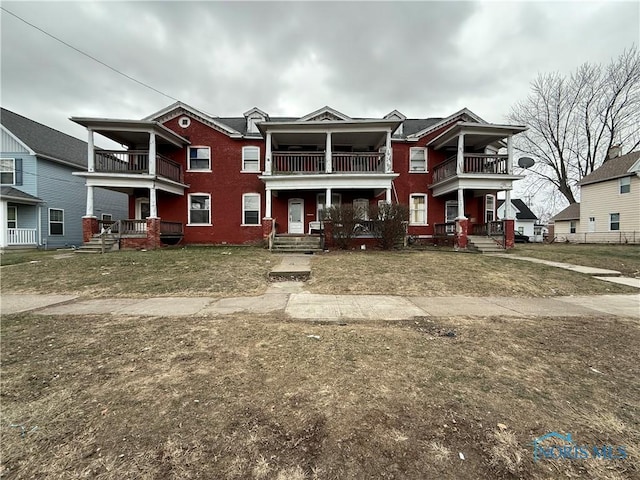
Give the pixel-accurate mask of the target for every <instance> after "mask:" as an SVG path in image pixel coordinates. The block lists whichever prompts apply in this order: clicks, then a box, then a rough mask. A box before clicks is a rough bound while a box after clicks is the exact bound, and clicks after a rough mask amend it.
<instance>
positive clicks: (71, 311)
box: [0, 282, 640, 321]
mask: <svg viewBox="0 0 640 480" xmlns="http://www.w3.org/2000/svg"><path fill="white" fill-rule="evenodd" d="M303 288H304V283H302V282H279V283H276V284H274V285H273V286H272V287H271V288H269V289H268V290H267V292H266V293H264V294H263V295H258V296H254V297H235V298H223V299H217V298H211V297H155V298H145V299H137V298H108V299H107V298H99V299H80V298H77V297H73V296H69V295H19V294H6V295H2V297H1V298H0V302H1V303H0V312H1V313H2V314H3V315H6V314H11V313H20V312H27V311H30V312H33V313H36V314H41V315H105V314H109V315H129V316H131V315H134V316H218V315H228V314H234V313H253V314H266V313H277V312H280V313H282V314H286V315H288V316H289V317H291V318H295V319H302V320H329V321H338V320H404V319H411V318H413V317H430V316H433V317H440V316H493V315H496V316H501V317H523V316H525V317H531V316H533V317H536V316H545V317H546V316H550V317H572V316H594V315H603V314H605V315H614V316H625V317H632V318H638V319H640V294H633V295H598V296H579V297H545V298H520V297H498V296H496V297H403V296H391V295H318V294H313V293H308V292H305V291H304V290H303Z"/></svg>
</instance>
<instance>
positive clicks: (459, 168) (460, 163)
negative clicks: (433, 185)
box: [456, 133, 464, 208]
mask: <svg viewBox="0 0 640 480" xmlns="http://www.w3.org/2000/svg"><path fill="white" fill-rule="evenodd" d="M463 171H464V133H460V134H459V135H458V155H457V157H456V175H460V174H461V173H463ZM458 198H460V191H459V190H458ZM458 205H460V203H459V202H458ZM458 208H459V207H458Z"/></svg>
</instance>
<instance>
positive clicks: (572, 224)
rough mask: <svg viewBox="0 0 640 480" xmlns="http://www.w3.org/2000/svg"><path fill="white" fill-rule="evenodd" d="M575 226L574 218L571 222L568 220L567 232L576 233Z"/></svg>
mask: <svg viewBox="0 0 640 480" xmlns="http://www.w3.org/2000/svg"><path fill="white" fill-rule="evenodd" d="M577 226H578V222H576V221H575V220H571V222H569V233H576V230H577Z"/></svg>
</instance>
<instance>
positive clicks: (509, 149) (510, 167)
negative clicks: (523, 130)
mask: <svg viewBox="0 0 640 480" xmlns="http://www.w3.org/2000/svg"><path fill="white" fill-rule="evenodd" d="M507 173H508V174H509V175H511V174H513V137H512V136H511V135H509V136H508V137H507Z"/></svg>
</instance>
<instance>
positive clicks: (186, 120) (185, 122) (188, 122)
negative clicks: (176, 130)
mask: <svg viewBox="0 0 640 480" xmlns="http://www.w3.org/2000/svg"><path fill="white" fill-rule="evenodd" d="M178 125H180V126H181V127H182V128H187V127H188V126H189V125H191V119H190V118H189V117H180V120H178Z"/></svg>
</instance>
